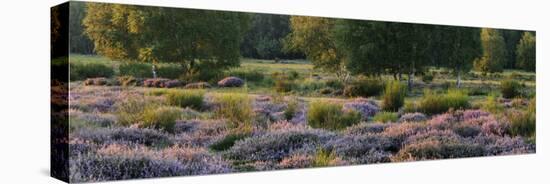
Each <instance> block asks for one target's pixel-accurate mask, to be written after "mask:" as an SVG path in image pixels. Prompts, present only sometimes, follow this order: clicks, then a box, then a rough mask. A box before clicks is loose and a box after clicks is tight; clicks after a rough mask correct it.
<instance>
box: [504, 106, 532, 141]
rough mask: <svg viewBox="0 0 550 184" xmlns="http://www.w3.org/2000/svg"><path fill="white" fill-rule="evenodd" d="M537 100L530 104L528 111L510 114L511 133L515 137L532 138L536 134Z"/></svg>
mask: <svg viewBox="0 0 550 184" xmlns="http://www.w3.org/2000/svg"><path fill="white" fill-rule="evenodd" d="M536 118H537V116H536V99H535V98H533V99H532V100H531V101H530V102H529V107H528V108H527V110H526V111H523V112H522V111H512V112H511V113H509V114H508V119H509V120H510V133H511V134H512V135H514V136H516V135H520V136H524V137H532V136H534V135H535V133H536Z"/></svg>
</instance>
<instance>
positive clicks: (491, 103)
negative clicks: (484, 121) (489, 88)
mask: <svg viewBox="0 0 550 184" xmlns="http://www.w3.org/2000/svg"><path fill="white" fill-rule="evenodd" d="M481 109H483V110H485V111H487V112H490V113H493V114H497V113H499V112H502V111H503V110H504V107H503V106H502V105H500V104H499V103H498V97H497V95H496V94H490V95H489V96H487V100H486V101H485V102H484V103H483V104H482V105H481Z"/></svg>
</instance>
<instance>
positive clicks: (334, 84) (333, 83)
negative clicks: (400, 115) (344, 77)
mask: <svg viewBox="0 0 550 184" xmlns="http://www.w3.org/2000/svg"><path fill="white" fill-rule="evenodd" d="M325 84H326V85H327V87H330V88H332V89H344V83H342V81H340V80H338V79H329V80H327V81H326V82H325Z"/></svg>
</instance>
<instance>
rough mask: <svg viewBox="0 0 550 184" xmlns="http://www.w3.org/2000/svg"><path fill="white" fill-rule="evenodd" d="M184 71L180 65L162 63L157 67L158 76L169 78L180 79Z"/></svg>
mask: <svg viewBox="0 0 550 184" xmlns="http://www.w3.org/2000/svg"><path fill="white" fill-rule="evenodd" d="M183 73H184V71H183V69H182V68H181V66H178V65H172V64H171V65H160V66H159V67H157V77H161V78H167V79H178V78H179V77H180V76H181V75H182V74H183Z"/></svg>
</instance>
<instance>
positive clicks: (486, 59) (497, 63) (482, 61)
mask: <svg viewBox="0 0 550 184" xmlns="http://www.w3.org/2000/svg"><path fill="white" fill-rule="evenodd" d="M480 34H481V46H482V48H483V56H482V57H481V58H479V59H476V62H475V67H476V69H477V70H478V71H482V72H489V73H494V72H502V70H503V68H504V65H505V63H506V59H507V55H508V54H507V51H506V44H505V42H504V37H502V35H501V34H500V32H499V31H498V30H496V29H489V28H483V29H481V33H480Z"/></svg>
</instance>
